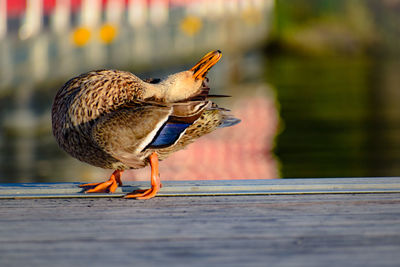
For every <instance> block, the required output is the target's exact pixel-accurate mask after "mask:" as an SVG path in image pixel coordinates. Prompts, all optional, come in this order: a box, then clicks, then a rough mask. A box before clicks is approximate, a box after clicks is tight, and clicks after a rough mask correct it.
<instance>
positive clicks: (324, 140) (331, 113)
mask: <svg viewBox="0 0 400 267" xmlns="http://www.w3.org/2000/svg"><path fill="white" fill-rule="evenodd" d="M399 67H400V61H399V60H398V59H394V58H386V59H385V58H325V57H321V58H307V57H296V56H284V55H282V56H275V57H272V58H270V59H269V60H268V61H267V71H266V75H267V77H268V78H267V79H268V80H269V81H270V82H271V83H272V84H273V85H274V86H275V88H276V89H277V94H278V99H279V102H280V107H281V108H280V115H281V117H282V118H283V127H282V132H281V134H280V135H279V137H278V140H277V146H276V150H275V152H276V154H277V156H278V157H279V159H280V161H281V163H282V176H283V177H360V176H366V177H368V176H371V177H372V176H398V175H399V174H400V153H399V152H400V105H399V100H400V90H399V87H398V85H399V84H400V77H399V76H398V70H399Z"/></svg>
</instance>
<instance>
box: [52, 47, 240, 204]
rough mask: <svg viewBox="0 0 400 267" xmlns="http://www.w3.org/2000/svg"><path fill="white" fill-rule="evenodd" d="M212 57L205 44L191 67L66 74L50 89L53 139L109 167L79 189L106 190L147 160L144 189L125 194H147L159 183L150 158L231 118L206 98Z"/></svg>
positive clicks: (161, 155)
mask: <svg viewBox="0 0 400 267" xmlns="http://www.w3.org/2000/svg"><path fill="white" fill-rule="evenodd" d="M220 57H221V53H220V52H219V51H214V52H211V53H209V54H207V55H206V56H205V57H204V58H203V59H202V60H201V61H200V62H199V63H198V64H196V66H195V67H193V68H192V69H191V70H188V71H184V72H179V73H176V74H173V75H171V76H169V77H167V79H165V80H163V81H160V82H158V83H155V82H147V81H143V80H141V79H140V78H138V77H136V76H135V75H133V74H132V73H129V72H125V71H118V70H99V71H92V72H89V73H85V74H82V75H80V76H78V77H75V78H73V79H71V80H69V81H68V82H67V83H66V84H65V85H64V86H63V87H62V88H61V89H60V90H59V91H58V93H57V95H56V97H55V100H54V104H53V109H52V122H53V133H54V136H55V137H56V139H57V142H58V144H59V145H60V147H61V148H63V149H64V150H65V151H66V152H68V153H69V154H70V155H72V156H73V157H75V158H77V159H79V160H81V161H84V162H87V163H89V164H91V165H94V166H98V167H101V168H106V169H114V170H116V171H115V172H114V174H113V176H112V177H111V178H110V180H109V181H107V182H105V183H98V184H88V185H86V186H96V187H95V188H94V189H91V190H88V191H87V192H102V191H111V192H113V191H115V188H116V187H117V185H116V184H117V183H118V184H122V183H121V181H120V173H121V171H123V170H125V169H132V168H133V169H136V168H142V167H145V166H146V165H147V164H148V163H150V164H151V165H152V188H151V189H149V190H150V191H151V192H150V191H149V192H135V193H132V194H130V195H129V196H128V197H136V198H151V197H153V196H154V195H155V194H156V193H157V191H158V188H159V187H160V186H161V185H160V181H159V177H158V168H156V165H157V163H158V159H160V160H162V159H165V158H167V157H168V155H169V154H171V153H173V152H175V151H178V150H180V149H182V148H184V147H185V146H187V145H188V144H189V143H191V142H193V141H195V140H196V139H197V138H199V137H201V136H202V135H205V134H207V133H210V132H211V131H213V130H215V129H216V128H217V127H223V126H230V125H233V124H236V123H237V122H239V120H237V119H234V118H233V117H231V116H229V115H228V114H227V113H226V111H225V110H224V109H220V108H218V107H217V106H216V105H215V104H214V103H212V102H211V101H210V100H208V98H207V96H208V91H209V88H207V87H206V85H205V81H204V79H205V75H206V73H207V71H208V70H209V69H210V68H211V67H212V66H213V65H214V64H215V63H216V62H217V61H218V60H219V58H220ZM153 172H154V173H153ZM153 180H154V181H153ZM154 183H158V185H157V186H158V188H156V189H154V188H153V187H154ZM147 191H148V190H147ZM154 191H155V192H154Z"/></svg>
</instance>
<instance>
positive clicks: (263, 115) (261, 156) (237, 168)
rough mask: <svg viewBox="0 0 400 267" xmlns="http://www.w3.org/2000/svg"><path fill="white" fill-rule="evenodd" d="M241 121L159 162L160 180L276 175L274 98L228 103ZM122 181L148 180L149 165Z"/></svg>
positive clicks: (256, 177)
mask: <svg viewBox="0 0 400 267" xmlns="http://www.w3.org/2000/svg"><path fill="white" fill-rule="evenodd" d="M231 108H232V111H233V114H234V115H235V117H237V118H240V119H241V120H242V122H241V123H240V124H238V125H235V126H233V127H229V128H222V129H218V130H216V131H215V132H213V133H211V134H209V135H207V136H204V137H202V138H200V139H199V140H197V141H196V142H195V143H193V144H191V145H189V146H188V147H187V148H186V149H185V150H181V151H179V152H176V153H174V154H173V155H171V156H170V157H169V158H168V159H166V160H164V161H162V162H161V163H160V174H161V179H162V180H228V179H273V178H279V170H278V163H277V161H276V159H275V157H274V156H273V154H272V152H271V151H272V149H273V146H274V138H275V135H276V133H277V128H278V120H279V119H278V118H279V117H278V113H277V109H276V105H275V100H274V99H270V98H267V97H260V96H258V97H252V98H247V99H242V100H240V101H238V102H235V103H234V104H233V106H231ZM123 177H124V178H123V179H124V180H125V181H134V180H149V177H150V171H149V168H145V169H140V170H130V171H126V172H125V173H124V176H123Z"/></svg>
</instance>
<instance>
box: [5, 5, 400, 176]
mask: <svg viewBox="0 0 400 267" xmlns="http://www.w3.org/2000/svg"><path fill="white" fill-rule="evenodd" d="M215 49H220V50H222V52H223V57H222V60H221V61H220V62H219V63H218V64H217V65H216V66H215V67H214V68H213V69H212V70H211V71H210V73H209V75H208V77H209V78H210V87H211V88H212V90H213V93H219V94H229V95H232V97H231V98H229V99H223V100H218V101H217V102H218V104H219V105H221V106H223V107H226V108H229V109H231V110H232V112H233V113H234V114H235V116H236V117H238V118H240V119H242V122H241V123H240V124H239V125H236V126H234V127H230V128H224V129H219V130H217V131H215V132H213V133H212V134H210V135H208V136H205V137H202V138H201V139H199V140H198V142H196V143H194V144H192V145H190V146H189V147H188V148H187V149H186V150H183V151H180V152H177V153H176V154H174V155H173V156H171V157H170V158H169V159H167V160H165V161H163V162H162V163H161V165H160V173H161V177H162V179H163V180H192V179H269V178H271V179H272V178H289V177H290V178H296V177H310V178H313V177H372V176H399V175H400V105H399V100H400V73H399V72H400V60H399V59H400V0H384V1H380V0H362V1H361V0H325V1H323V0H320V1H317V0H276V1H274V0H197V1H194V0H193V1H189V0H187V1H185V0H0V182H3V183H6V182H62V181H92V180H96V181H101V180H104V179H105V178H106V177H107V176H108V175H109V174H110V173H111V171H110V170H102V169H99V168H96V167H92V166H90V165H87V164H85V163H81V162H79V161H78V160H75V159H73V158H72V157H70V156H69V155H67V154H66V153H65V152H63V151H62V150H61V149H60V148H58V146H57V144H56V142H55V139H54V137H53V136H52V133H51V119H50V111H51V105H52V101H53V97H54V95H55V94H56V91H57V90H58V89H59V88H60V87H61V86H62V85H63V84H64V83H65V82H66V81H67V80H68V79H70V78H72V77H74V76H76V75H78V74H80V73H83V72H87V71H90V70H93V69H103V68H115V69H122V70H128V71H131V72H133V73H135V74H136V75H137V76H139V77H141V78H149V77H157V78H163V77H166V76H167V75H168V74H170V73H174V72H178V71H181V70H185V69H189V68H190V67H191V66H192V65H194V64H195V63H196V62H197V60H199V59H200V58H201V56H203V55H204V54H205V53H207V52H208V51H210V50H215ZM148 177H149V170H147V169H142V170H132V171H128V172H125V173H124V177H123V179H124V180H125V181H126V180H148V179H149V178H148Z"/></svg>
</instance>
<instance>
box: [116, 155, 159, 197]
mask: <svg viewBox="0 0 400 267" xmlns="http://www.w3.org/2000/svg"><path fill="white" fill-rule="evenodd" d="M149 159H150V166H151V188H149V189H146V190H135V191H133V192H132V193H129V194H127V195H125V196H124V198H136V199H149V198H153V197H155V196H156V194H157V193H158V191H159V190H160V188H161V181H160V175H159V174H158V156H157V154H156V152H153V154H151V155H150V157H149Z"/></svg>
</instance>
